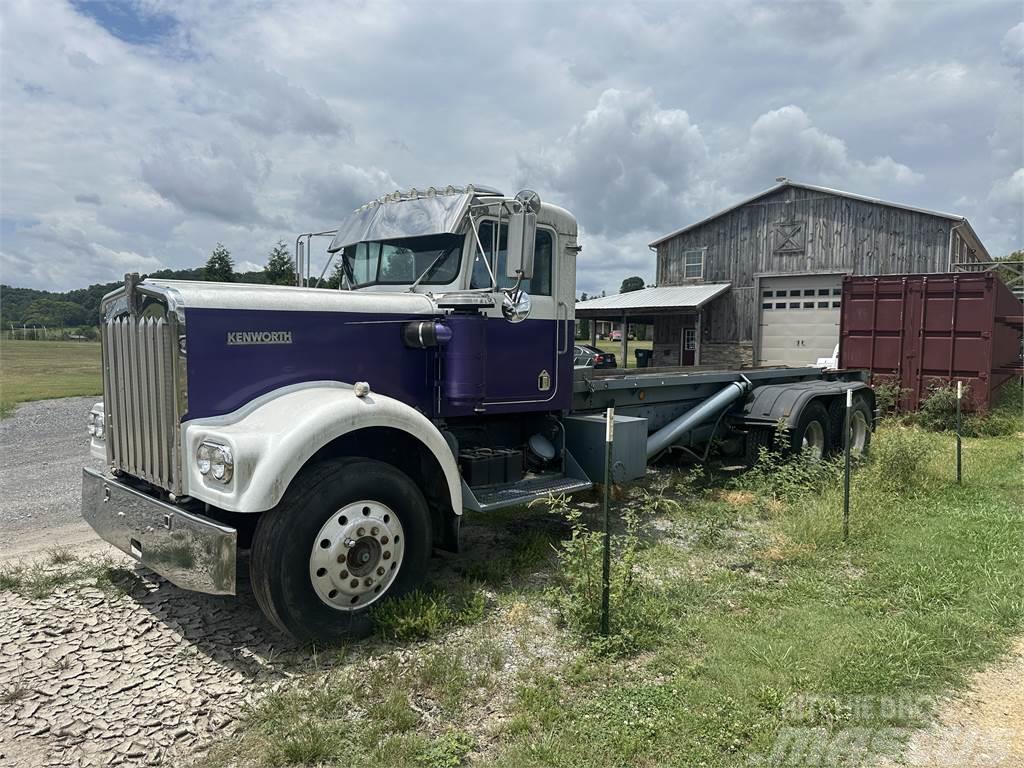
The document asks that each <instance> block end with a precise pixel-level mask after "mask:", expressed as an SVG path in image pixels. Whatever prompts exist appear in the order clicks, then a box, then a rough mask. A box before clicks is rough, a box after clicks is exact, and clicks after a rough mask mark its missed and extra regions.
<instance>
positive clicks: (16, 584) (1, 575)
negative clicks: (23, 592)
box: [0, 565, 25, 592]
mask: <svg viewBox="0 0 1024 768" xmlns="http://www.w3.org/2000/svg"><path fill="white" fill-rule="evenodd" d="M24 572H25V569H24V568H23V567H22V566H20V565H4V566H2V567H0V592H17V591H19V589H20V588H21V585H22V583H23V576H24Z"/></svg>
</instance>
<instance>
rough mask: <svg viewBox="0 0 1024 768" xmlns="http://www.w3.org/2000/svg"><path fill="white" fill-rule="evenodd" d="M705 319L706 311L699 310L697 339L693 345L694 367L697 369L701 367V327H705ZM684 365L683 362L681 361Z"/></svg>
mask: <svg viewBox="0 0 1024 768" xmlns="http://www.w3.org/2000/svg"><path fill="white" fill-rule="evenodd" d="M703 319H704V310H703V309H698V310H697V322H696V334H697V338H696V339H695V343H694V345H693V365H694V366H695V367H696V366H698V365H700V337H701V326H702V325H703V322H702V320H703ZM679 362H680V363H682V360H680V361H679Z"/></svg>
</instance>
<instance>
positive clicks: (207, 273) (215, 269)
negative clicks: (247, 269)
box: [203, 243, 235, 283]
mask: <svg viewBox="0 0 1024 768" xmlns="http://www.w3.org/2000/svg"><path fill="white" fill-rule="evenodd" d="M203 279H204V280H208V281H210V282H213V283H231V282H234V280H235V263H234V262H233V261H232V260H231V251H229V250H228V249H227V248H225V247H224V245H223V243H217V247H216V248H214V249H213V253H211V254H210V258H209V260H208V261H207V262H206V266H205V267H203Z"/></svg>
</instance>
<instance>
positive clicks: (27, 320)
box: [0, 242, 295, 331]
mask: <svg viewBox="0 0 1024 768" xmlns="http://www.w3.org/2000/svg"><path fill="white" fill-rule="evenodd" d="M143 277H156V278H163V279H164V280H205V281H213V282H235V283H252V284H257V285H267V284H270V285H295V265H294V263H293V262H292V257H291V254H290V253H289V251H288V246H287V245H285V244H284V242H278V243H277V244H276V245H274V247H273V248H272V249H271V251H270V253H269V254H268V255H267V266H266V267H265V268H264V269H261V270H258V271H254V272H235V265H234V260H233V259H232V257H231V252H230V251H228V249H227V248H225V247H224V246H223V245H222V244H221V243H217V246H216V247H215V248H214V249H213V251H212V252H211V253H210V258H209V259H208V260H207V262H206V265H205V266H203V267H198V268H195V269H160V270H157V271H156V272H150V273H149V274H147V275H143ZM120 285H123V281H121V280H118V281H116V282H111V283H94V284H93V285H90V286H89V287H88V288H78V289H76V290H73V291H63V292H57V291H41V290H37V289H35V288H15V287H14V286H10V285H0V328H2V330H4V331H10V330H11V328H12V327H14V328H24V327H29V328H42V327H46V328H82V327H88V326H95V325H98V324H99V314H100V301H101V300H102V299H103V297H104V296H105V295H106V294H108V293H110V292H111V291H112V290H114V289H115V288H117V287H118V286H120Z"/></svg>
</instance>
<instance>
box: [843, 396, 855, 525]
mask: <svg viewBox="0 0 1024 768" xmlns="http://www.w3.org/2000/svg"><path fill="white" fill-rule="evenodd" d="M852 411H853V390H852V389H848V390H846V416H845V418H844V419H843V456H844V460H845V462H846V468H845V471H844V474H843V541H846V540H847V539H848V538H849V537H850V413H851V412H852Z"/></svg>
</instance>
